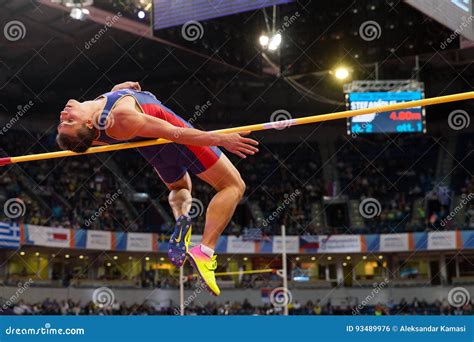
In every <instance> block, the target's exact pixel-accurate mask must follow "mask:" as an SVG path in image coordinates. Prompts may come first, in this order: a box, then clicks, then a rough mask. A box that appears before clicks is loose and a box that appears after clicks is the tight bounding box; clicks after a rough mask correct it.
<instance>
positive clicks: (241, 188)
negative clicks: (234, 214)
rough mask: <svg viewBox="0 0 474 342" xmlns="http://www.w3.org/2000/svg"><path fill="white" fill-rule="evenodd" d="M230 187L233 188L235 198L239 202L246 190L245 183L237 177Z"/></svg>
mask: <svg viewBox="0 0 474 342" xmlns="http://www.w3.org/2000/svg"><path fill="white" fill-rule="evenodd" d="M232 187H233V188H234V190H235V193H236V196H237V198H238V200H239V201H240V200H241V199H242V197H244V194H245V189H246V187H247V186H246V185H245V182H244V180H243V179H242V177H240V176H239V177H238V178H237V179H236V180H235V181H234V182H233V184H232Z"/></svg>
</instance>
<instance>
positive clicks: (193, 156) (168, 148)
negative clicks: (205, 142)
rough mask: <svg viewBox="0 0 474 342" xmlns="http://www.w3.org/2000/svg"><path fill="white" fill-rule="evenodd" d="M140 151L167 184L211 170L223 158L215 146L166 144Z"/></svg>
mask: <svg viewBox="0 0 474 342" xmlns="http://www.w3.org/2000/svg"><path fill="white" fill-rule="evenodd" d="M138 151H139V152H140V154H141V155H143V156H144V157H145V158H146V160H147V161H148V162H149V163H150V164H151V165H152V166H153V167H154V168H155V170H156V172H157V173H158V175H159V176H160V177H161V179H162V180H163V181H164V182H165V183H174V182H176V181H178V180H180V179H181V178H183V176H184V175H185V174H186V172H188V171H190V172H192V173H193V174H195V175H198V174H200V173H201V172H204V171H206V170H208V169H209V168H211V167H212V166H213V165H214V164H215V163H216V162H217V161H218V160H219V158H220V157H221V154H222V151H221V150H220V149H219V148H217V147H215V146H189V145H181V144H174V143H172V144H165V145H156V146H148V147H140V148H138Z"/></svg>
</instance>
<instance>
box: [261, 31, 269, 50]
mask: <svg viewBox="0 0 474 342" xmlns="http://www.w3.org/2000/svg"><path fill="white" fill-rule="evenodd" d="M259 42H260V45H261V46H262V47H263V48H265V49H266V48H267V46H268V43H269V42H270V38H269V37H268V36H267V35H265V34H262V35H261V36H260V39H259Z"/></svg>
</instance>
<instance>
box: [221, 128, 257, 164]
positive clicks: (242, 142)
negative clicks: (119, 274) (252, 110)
mask: <svg viewBox="0 0 474 342" xmlns="http://www.w3.org/2000/svg"><path fill="white" fill-rule="evenodd" d="M249 134H250V132H242V133H230V134H222V135H221V137H220V140H221V143H220V144H219V146H222V147H224V148H225V149H226V150H227V151H229V152H232V153H234V154H236V155H238V156H239V157H240V158H247V154H249V155H254V154H255V153H257V152H258V148H256V147H255V146H257V145H258V141H256V140H253V139H250V138H245V136H246V135H249Z"/></svg>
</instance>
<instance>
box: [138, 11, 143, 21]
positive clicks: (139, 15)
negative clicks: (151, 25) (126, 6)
mask: <svg viewBox="0 0 474 342" xmlns="http://www.w3.org/2000/svg"><path fill="white" fill-rule="evenodd" d="M137 15H138V18H140V19H144V18H145V11H138V14H137Z"/></svg>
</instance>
